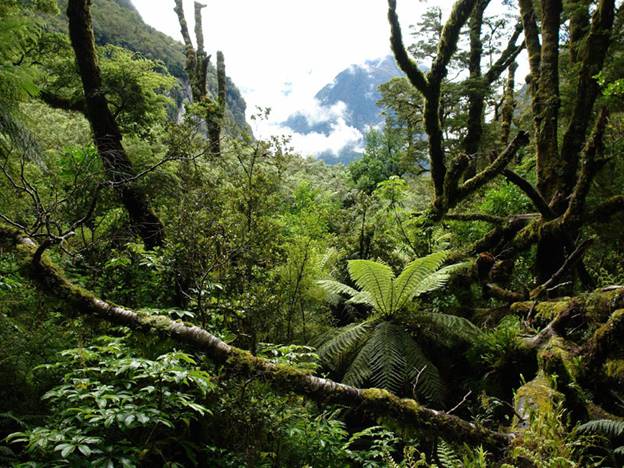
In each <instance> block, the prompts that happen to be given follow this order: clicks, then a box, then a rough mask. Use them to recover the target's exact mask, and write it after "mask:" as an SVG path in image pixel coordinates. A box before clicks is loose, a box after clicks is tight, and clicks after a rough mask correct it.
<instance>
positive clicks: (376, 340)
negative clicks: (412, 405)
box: [343, 322, 445, 404]
mask: <svg viewBox="0 0 624 468" xmlns="http://www.w3.org/2000/svg"><path fill="white" fill-rule="evenodd" d="M417 378H418V384H417V385H415V384H416V379H417ZM343 382H345V383H347V384H349V385H354V386H357V387H363V386H373V387H378V388H384V389H386V390H390V391H392V392H394V393H405V392H404V391H405V390H406V389H408V390H410V392H409V393H411V390H412V389H413V387H414V386H415V389H414V390H415V391H416V394H417V395H418V396H419V397H423V398H424V399H426V400H427V401H429V402H432V403H435V404H440V403H442V401H443V395H444V390H445V389H444V385H443V384H442V380H441V378H440V374H439V373H438V370H437V368H436V367H435V365H434V364H433V363H432V362H431V361H430V360H429V359H428V358H427V357H426V356H425V354H424V353H423V352H422V350H421V348H420V346H418V344H417V343H416V342H415V341H414V340H413V338H412V337H411V336H410V335H409V333H408V332H407V331H406V330H405V329H404V328H403V327H401V326H399V325H397V324H394V323H391V322H381V323H379V324H378V325H377V326H376V327H375V330H374V331H373V333H372V334H371V335H370V337H369V338H368V340H367V341H366V344H365V345H364V346H363V347H362V349H361V350H360V352H359V353H358V354H357V356H356V357H355V359H354V360H353V362H352V363H351V365H350V366H349V368H348V370H347V372H346V373H345V375H344V378H343Z"/></svg>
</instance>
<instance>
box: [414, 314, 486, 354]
mask: <svg viewBox="0 0 624 468" xmlns="http://www.w3.org/2000/svg"><path fill="white" fill-rule="evenodd" d="M411 320H413V321H415V322H418V323H419V324H421V325H423V326H424V327H426V328H428V329H430V331H431V332H432V333H433V334H435V336H436V338H438V341H440V342H441V343H442V344H444V345H446V346H452V345H453V344H456V343H457V341H465V342H467V343H474V342H476V341H477V339H478V338H479V337H480V336H482V334H483V332H482V331H481V329H480V328H479V327H477V326H476V325H475V324H473V323H472V322H471V321H470V320H468V319H465V318H463V317H458V316H457V315H451V314H441V313H436V312H419V313H418V314H415V315H414V316H413V317H411Z"/></svg>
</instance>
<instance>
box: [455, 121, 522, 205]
mask: <svg viewBox="0 0 624 468" xmlns="http://www.w3.org/2000/svg"><path fill="white" fill-rule="evenodd" d="M528 143H529V135H528V134H527V133H526V132H523V131H521V132H519V133H518V134H517V135H516V137H515V138H514V139H513V140H512V142H511V143H510V144H509V145H508V146H507V148H505V151H503V152H502V153H501V154H500V155H499V156H498V157H497V158H496V159H495V160H494V161H492V163H491V164H490V165H489V166H487V167H486V168H485V169H483V171H481V172H480V173H478V174H477V175H476V176H474V177H472V178H470V179H468V180H467V181H466V182H464V183H463V184H462V185H461V186H460V187H459V188H458V190H457V199H456V200H449V206H452V205H453V204H454V203H457V201H459V200H462V199H464V198H466V197H467V196H468V195H470V194H471V193H473V192H475V191H476V190H478V189H479V188H481V187H483V186H484V185H485V184H487V183H488V182H489V181H490V180H492V179H493V178H494V177H496V176H497V175H498V174H500V173H501V172H502V171H503V169H505V167H507V165H508V164H509V163H510V162H511V161H512V159H513V158H514V157H515V156H516V154H517V153H518V151H519V150H520V148H522V147H523V146H526V145H527V144H528Z"/></svg>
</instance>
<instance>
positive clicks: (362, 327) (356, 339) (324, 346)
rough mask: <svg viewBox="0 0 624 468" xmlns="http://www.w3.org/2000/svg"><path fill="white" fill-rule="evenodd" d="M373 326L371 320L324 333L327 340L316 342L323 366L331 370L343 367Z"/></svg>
mask: <svg viewBox="0 0 624 468" xmlns="http://www.w3.org/2000/svg"><path fill="white" fill-rule="evenodd" d="M374 327H375V323H374V322H373V321H365V322H362V323H357V324H351V325H347V326H346V327H343V328H341V329H338V330H337V331H336V332H335V334H333V335H326V336H327V338H328V339H327V341H325V342H324V343H313V344H317V347H318V355H319V357H320V360H321V363H322V364H323V366H325V367H327V368H328V369H330V370H332V371H337V370H339V369H341V368H344V367H345V365H346V363H347V362H348V360H349V358H350V357H351V355H352V354H353V353H354V352H356V350H358V349H359V348H360V347H361V346H362V345H363V343H364V342H365V341H366V339H367V338H368V337H369V336H370V334H371V332H372V331H373V329H374Z"/></svg>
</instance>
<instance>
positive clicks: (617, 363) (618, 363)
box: [603, 359, 624, 381]
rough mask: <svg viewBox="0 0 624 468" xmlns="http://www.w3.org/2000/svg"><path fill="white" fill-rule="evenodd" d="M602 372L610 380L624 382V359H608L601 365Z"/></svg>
mask: <svg viewBox="0 0 624 468" xmlns="http://www.w3.org/2000/svg"><path fill="white" fill-rule="evenodd" d="M603 371H604V373H605V375H606V376H607V377H609V378H611V379H615V380H619V381H624V359H608V360H607V362H605V363H604V365H603Z"/></svg>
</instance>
